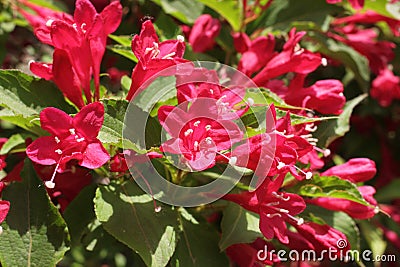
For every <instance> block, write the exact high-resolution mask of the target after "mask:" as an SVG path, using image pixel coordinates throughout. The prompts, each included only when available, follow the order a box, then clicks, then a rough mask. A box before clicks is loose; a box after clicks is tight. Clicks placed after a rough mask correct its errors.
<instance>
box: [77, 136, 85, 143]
mask: <svg viewBox="0 0 400 267" xmlns="http://www.w3.org/2000/svg"><path fill="white" fill-rule="evenodd" d="M76 137H78V136H76ZM75 139H76V142H78V143H80V142H83V141H85V137H81V138H75Z"/></svg>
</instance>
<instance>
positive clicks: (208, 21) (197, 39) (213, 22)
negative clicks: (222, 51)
mask: <svg viewBox="0 0 400 267" xmlns="http://www.w3.org/2000/svg"><path fill="white" fill-rule="evenodd" d="M220 30H221V23H220V22H219V20H218V19H215V18H213V17H211V16H210V15H209V14H204V15H201V16H200V17H198V18H197V19H196V21H195V22H194V25H193V28H192V30H191V32H190V35H189V43H190V44H191V45H192V48H193V51H194V52H197V53H202V52H205V51H207V50H210V49H212V48H213V47H214V45H215V37H217V36H218V34H219V31H220Z"/></svg>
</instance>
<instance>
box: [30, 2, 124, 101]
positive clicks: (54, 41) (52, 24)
mask: <svg viewBox="0 0 400 267" xmlns="http://www.w3.org/2000/svg"><path fill="white" fill-rule="evenodd" d="M29 6H30V7H32V6H34V5H32V4H30V5H29ZM42 9H43V8H41V7H34V10H35V11H36V13H38V16H39V17H40V18H41V19H43V15H42V16H41V14H42V13H43V12H41V10H42ZM44 10H46V9H44ZM45 14H46V13H45ZM56 14H57V13H56ZM121 17H122V7H121V4H120V3H119V2H113V3H111V4H110V5H108V6H107V7H106V8H104V10H103V11H102V12H101V13H100V14H98V13H97V11H96V9H95V8H94V7H93V5H92V3H91V2H90V1H89V0H77V1H76V9H75V13H74V18H73V20H72V19H71V17H70V16H67V15H65V16H61V15H57V16H55V15H53V16H50V17H47V19H48V20H47V21H46V22H45V23H42V24H38V23H35V24H33V25H32V26H34V27H35V34H36V36H37V37H38V38H39V40H41V41H42V42H44V43H46V44H49V45H52V46H54V48H55V51H54V57H53V64H45V63H38V62H32V63H31V64H30V68H31V71H32V72H33V73H34V74H36V75H38V76H39V77H42V78H45V79H48V80H49V79H52V80H54V82H55V83H56V84H57V85H58V86H59V88H60V90H61V91H62V92H63V93H64V95H65V96H66V97H67V98H69V99H70V100H71V101H72V102H73V103H74V104H76V105H77V106H78V107H79V108H81V107H83V106H84V100H83V98H82V93H81V91H82V89H83V91H84V93H85V96H86V101H87V102H88V103H91V102H92V93H91V89H90V79H91V76H92V75H93V76H94V82H95V88H96V90H95V95H94V100H95V101H97V100H98V99H99V97H100V96H99V86H100V81H99V79H100V63H101V60H102V57H103V54H104V52H105V48H106V41H107V36H108V34H110V33H112V32H114V31H115V30H116V29H117V27H118V26H119V23H120V21H121ZM27 18H29V16H28V17H27ZM28 20H29V19H28ZM30 21H32V19H30Z"/></svg>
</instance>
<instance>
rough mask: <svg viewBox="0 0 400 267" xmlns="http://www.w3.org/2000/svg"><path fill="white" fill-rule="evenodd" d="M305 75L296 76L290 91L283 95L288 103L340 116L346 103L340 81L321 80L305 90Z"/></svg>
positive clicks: (289, 88) (291, 83)
mask: <svg viewBox="0 0 400 267" xmlns="http://www.w3.org/2000/svg"><path fill="white" fill-rule="evenodd" d="M304 80H305V75H300V74H298V75H296V77H295V78H294V79H293V80H292V81H291V82H290V85H289V87H288V90H287V91H286V92H285V93H284V94H283V95H281V97H282V98H283V99H284V100H285V102H286V103H288V104H290V105H294V106H298V107H305V108H309V109H313V110H315V111H318V112H320V113H322V114H340V113H341V112H342V108H343V106H344V104H345V103H346V98H345V97H344V95H343V84H342V83H341V82H340V81H339V80H333V79H329V80H320V81H317V82H316V83H314V84H313V85H311V86H310V87H307V88H304Z"/></svg>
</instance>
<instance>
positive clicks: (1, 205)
mask: <svg viewBox="0 0 400 267" xmlns="http://www.w3.org/2000/svg"><path fill="white" fill-rule="evenodd" d="M3 188H4V183H3V182H0V194H1V192H2V191H3ZM9 210H10V202H8V201H6V200H0V224H1V223H2V222H3V221H4V220H5V219H6V217H7V214H8V211H9ZM2 232H3V228H2V227H1V226H0V234H1V233H2Z"/></svg>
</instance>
